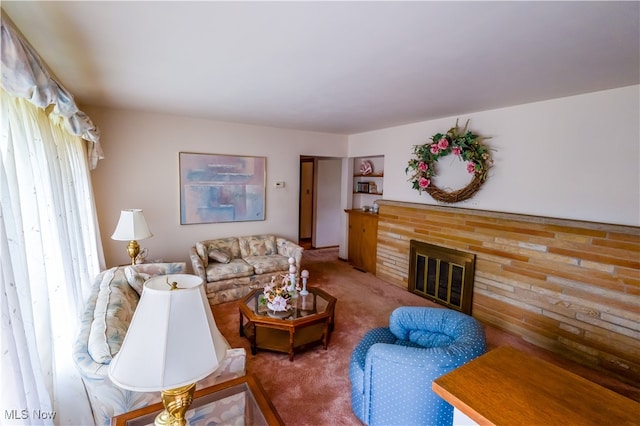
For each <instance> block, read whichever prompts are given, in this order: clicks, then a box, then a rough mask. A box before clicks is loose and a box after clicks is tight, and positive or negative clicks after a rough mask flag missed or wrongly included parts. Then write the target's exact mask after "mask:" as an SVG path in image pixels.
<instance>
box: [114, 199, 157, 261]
mask: <svg viewBox="0 0 640 426" xmlns="http://www.w3.org/2000/svg"><path fill="white" fill-rule="evenodd" d="M150 237H153V234H152V233H151V231H149V226H148V225H147V221H146V220H145V218H144V214H142V210H141V209H129V210H122V211H121V212H120V219H119V220H118V224H117V225H116V230H115V231H114V232H113V235H112V236H111V238H112V239H114V240H118V241H129V244H128V245H127V253H128V254H129V257H131V264H132V265H135V263H136V257H137V256H138V254H139V253H140V244H138V241H137V240H144V239H145V238H150Z"/></svg>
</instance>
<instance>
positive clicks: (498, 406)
mask: <svg viewBox="0 0 640 426" xmlns="http://www.w3.org/2000/svg"><path fill="white" fill-rule="evenodd" d="M432 388H433V391H434V392H435V393H437V394H438V395H440V396H441V397H442V398H443V399H444V400H445V401H447V402H449V403H450V404H451V405H453V406H454V407H456V408H457V409H458V410H460V411H462V412H463V413H464V414H466V415H467V416H468V417H470V418H471V419H472V420H474V421H475V422H477V423H478V424H481V425H509V426H511V425H563V426H564V425H598V426H601V425H616V426H618V425H636V426H637V425H640V403H637V402H635V401H633V400H631V399H629V398H626V397H624V396H622V395H619V394H617V393H615V392H613V391H611V390H609V389H606V388H604V387H602V386H600V385H598V384H595V383H593V382H590V381H588V380H586V379H584V378H582V377H580V376H577V375H575V374H573V373H571V372H569V371H566V370H563V369H562V368H560V367H557V366H555V365H553V364H550V363H548V362H546V361H543V360H540V359H538V358H535V357H533V356H531V355H528V354H525V353H523V352H520V351H518V350H516V349H514V348H511V347H509V346H502V347H499V348H497V349H494V350H492V351H490V352H488V353H486V354H484V355H483V356H481V357H479V358H476V359H475V360H473V361H470V362H469V363H467V364H465V365H463V366H462V367H460V368H458V369H456V370H454V371H452V372H450V373H448V374H445V375H444V376H442V377H439V378H438V379H436V380H435V381H434V382H433V385H432Z"/></svg>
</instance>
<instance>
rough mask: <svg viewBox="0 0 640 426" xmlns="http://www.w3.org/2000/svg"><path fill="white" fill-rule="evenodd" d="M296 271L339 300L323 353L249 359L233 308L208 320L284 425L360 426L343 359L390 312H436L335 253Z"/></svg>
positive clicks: (313, 253)
mask: <svg viewBox="0 0 640 426" xmlns="http://www.w3.org/2000/svg"><path fill="white" fill-rule="evenodd" d="M302 267H303V268H304V269H307V270H309V273H310V280H309V285H310V286H315V287H320V288H322V289H323V290H325V291H327V292H328V293H330V294H332V295H333V296H335V297H336V298H337V299H338V303H337V305H336V324H335V330H334V332H333V333H332V334H331V340H330V343H329V348H328V350H326V351H325V350H323V349H322V346H321V345H318V346H316V347H314V348H311V349H308V350H306V351H304V352H300V353H297V354H296V356H295V359H294V361H293V362H289V360H288V356H287V354H284V353H275V352H267V351H258V353H257V354H256V355H255V356H254V355H251V350H250V347H249V343H248V341H247V340H246V339H245V338H242V337H240V336H239V332H238V329H239V314H238V308H237V304H236V302H230V303H225V304H221V305H215V306H214V307H213V314H214V316H215V318H216V322H217V324H218V327H219V328H220V330H221V332H222V333H223V334H224V336H225V337H226V338H227V339H228V340H229V343H230V344H231V346H233V347H243V348H245V349H246V350H247V372H249V373H252V374H255V375H256V376H257V377H258V379H259V380H260V382H261V383H262V386H263V387H264V389H265V390H266V392H267V393H268V395H269V397H270V398H271V400H272V401H273V403H274V405H275V407H276V409H277V410H278V413H279V414H280V416H281V417H282V419H283V420H284V422H285V424H287V425H291V426H293V425H296V426H297V425H318V426H319V425H361V423H360V421H359V420H358V419H357V418H356V417H355V415H354V414H353V412H352V411H351V402H350V383H349V357H350V355H351V352H352V350H353V348H354V347H355V345H356V344H357V343H358V341H359V340H360V338H361V337H362V336H363V335H364V333H366V332H367V331H368V330H370V329H372V328H374V327H380V326H386V325H388V318H389V315H390V313H391V311H393V309H395V308H396V307H398V306H436V305H434V304H432V303H431V302H429V301H427V300H425V299H423V298H421V297H418V296H416V295H414V294H411V293H409V292H408V291H406V290H404V289H401V288H398V287H395V286H393V285H390V284H388V283H386V282H384V281H382V280H380V279H378V278H376V277H375V276H373V275H371V274H368V273H363V272H360V271H357V270H355V269H353V268H352V267H351V266H350V265H349V264H348V263H345V262H343V261H340V260H338V251H337V249H321V250H308V251H305V252H304V255H303V259H302ZM486 333H487V341H488V344H489V348H490V349H491V348H494V347H497V346H502V345H511V346H514V347H516V348H518V349H521V350H524V351H526V352H530V353H534V354H535V355H537V356H539V357H541V358H543V359H545V360H547V361H550V362H553V363H555V364H558V365H560V366H561V367H563V368H566V369H568V370H570V371H573V372H574V373H576V374H579V375H581V376H583V377H585V378H587V379H589V380H592V381H594V382H597V383H600V384H601V385H603V386H605V387H608V388H610V389H612V390H614V391H616V392H618V393H621V394H623V395H625V396H627V397H630V398H632V399H635V400H637V401H640V390H639V389H638V387H634V386H631V385H627V384H623V383H620V382H619V381H616V380H614V379H611V378H609V377H607V376H606V375H604V374H599V373H597V372H595V371H592V370H590V369H589V368H586V367H583V366H579V365H576V364H574V363H572V362H571V361H567V360H564V359H562V358H560V357H558V356H556V355H553V354H551V353H549V352H547V351H544V350H541V349H539V348H536V347H535V346H533V345H531V344H528V343H526V342H524V341H522V340H521V339H518V338H516V337H514V336H511V335H509V334H506V333H502V332H500V331H498V330H496V329H494V328H492V327H486Z"/></svg>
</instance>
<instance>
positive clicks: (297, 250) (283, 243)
mask: <svg viewBox="0 0 640 426" xmlns="http://www.w3.org/2000/svg"><path fill="white" fill-rule="evenodd" d="M276 245H277V247H278V254H280V255H282V256H286V257H293V258H294V259H295V261H296V270H297V271H298V273H300V261H301V260H302V252H303V251H304V248H302V247H301V246H299V245H298V244H296V243H294V242H293V241H289V240H287V239H285V238H281V237H277V238H276Z"/></svg>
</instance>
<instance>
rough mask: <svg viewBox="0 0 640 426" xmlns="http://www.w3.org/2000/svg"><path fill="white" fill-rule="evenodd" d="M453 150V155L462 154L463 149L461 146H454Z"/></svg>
mask: <svg viewBox="0 0 640 426" xmlns="http://www.w3.org/2000/svg"><path fill="white" fill-rule="evenodd" d="M451 152H452V153H453V155H460V154H461V153H462V150H461V149H460V147H459V146H454V147H453V148H451Z"/></svg>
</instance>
